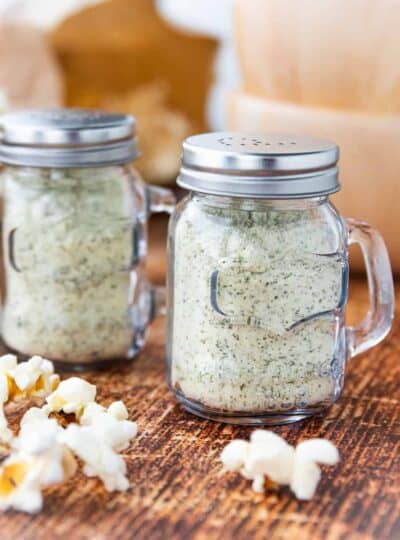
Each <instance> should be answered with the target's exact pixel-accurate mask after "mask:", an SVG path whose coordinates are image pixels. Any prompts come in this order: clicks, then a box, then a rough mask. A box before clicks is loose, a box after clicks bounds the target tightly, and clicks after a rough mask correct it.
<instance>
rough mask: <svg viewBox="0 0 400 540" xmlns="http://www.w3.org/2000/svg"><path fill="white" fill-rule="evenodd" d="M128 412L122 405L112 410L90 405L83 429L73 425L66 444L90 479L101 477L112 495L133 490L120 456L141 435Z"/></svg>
mask: <svg viewBox="0 0 400 540" xmlns="http://www.w3.org/2000/svg"><path fill="white" fill-rule="evenodd" d="M127 418H128V411H127V410H126V407H125V405H124V403H123V402H122V401H116V402H114V403H112V404H111V405H110V406H109V407H108V409H106V408H105V407H102V406H101V405H99V404H98V403H89V404H88V405H86V407H85V409H84V411H83V413H82V415H81V417H80V424H81V425H80V426H78V425H76V424H70V425H69V426H67V428H66V429H65V431H64V432H63V435H62V441H63V442H64V444H65V445H66V446H68V448H70V449H71V450H72V451H73V452H74V453H75V454H76V455H77V456H78V457H79V458H80V459H81V460H82V461H83V462H84V468H83V472H84V473H85V474H86V475H87V476H98V477H99V478H100V479H101V480H102V481H103V483H104V485H105V487H106V489H107V490H108V491H115V490H119V491H125V490H126V489H128V487H129V482H128V479H127V478H126V465H125V461H124V459H123V458H122V456H120V455H119V454H118V452H119V451H121V450H123V449H124V448H126V447H127V446H128V445H129V441H130V440H131V439H132V438H133V437H135V436H136V434H137V424H136V422H132V421H130V420H128V419H127Z"/></svg>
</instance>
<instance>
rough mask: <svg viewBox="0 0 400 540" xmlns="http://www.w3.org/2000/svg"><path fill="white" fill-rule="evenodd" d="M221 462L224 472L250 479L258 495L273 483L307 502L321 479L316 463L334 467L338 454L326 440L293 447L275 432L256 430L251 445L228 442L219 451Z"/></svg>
mask: <svg viewBox="0 0 400 540" xmlns="http://www.w3.org/2000/svg"><path fill="white" fill-rule="evenodd" d="M221 461H222V464H223V466H224V469H225V470H226V471H238V472H240V473H241V474H242V475H243V476H244V477H245V478H247V479H249V480H252V481H253V485H252V487H253V490H254V491H255V492H257V493H263V492H264V490H265V486H266V485H267V484H268V485H270V483H271V482H272V483H273V484H275V485H276V486H277V485H287V486H290V489H291V490H292V491H293V493H294V494H295V495H296V497H297V498H298V499H301V500H309V499H311V498H312V497H313V495H314V493H315V491H316V489H317V486H318V483H319V481H320V478H321V469H320V468H319V466H318V463H320V464H323V465H335V464H336V463H338V461H339V452H338V451H337V449H336V447H335V446H334V445H333V444H332V443H331V442H330V441H327V440H325V439H309V440H307V441H303V442H301V443H299V444H298V445H297V447H296V448H294V447H293V446H291V445H290V444H288V443H287V442H286V441H285V440H284V439H282V437H280V436H279V435H277V434H276V433H273V432H272V431H266V430H262V429H257V430H255V431H253V433H252V434H251V436H250V442H247V441H243V440H240V439H235V440H233V441H231V442H230V443H229V444H228V445H227V446H226V447H225V448H224V449H223V451H222V452H221Z"/></svg>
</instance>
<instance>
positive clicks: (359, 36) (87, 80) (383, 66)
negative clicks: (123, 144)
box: [0, 0, 400, 272]
mask: <svg viewBox="0 0 400 540" xmlns="http://www.w3.org/2000/svg"><path fill="white" fill-rule="evenodd" d="M294 5H295V7H296V9H293V6H294ZM399 23H400V0H379V2H378V1H377V0H324V1H323V2H321V1H320V2H318V1H315V0H296V2H295V3H294V2H293V0H103V1H99V0H57V1H56V0H0V110H1V111H5V110H7V109H8V110H10V109H18V108H27V107H55V106H63V105H67V106H83V107H100V108H103V109H106V110H114V111H121V112H128V113H131V114H133V115H134V116H136V118H137V120H138V124H139V136H140V145H141V148H142V151H143V157H142V158H141V159H140V161H139V163H138V168H139V169H140V171H141V172H142V174H143V176H144V178H145V180H146V181H147V182H150V183H157V184H170V185H173V184H174V182H175V177H176V175H177V172H178V167H179V158H180V147H181V142H182V139H184V138H185V137H186V136H188V135H190V134H192V133H196V132H201V131H205V130H214V129H219V130H221V129H227V130H228V129H229V130H230V129H232V130H241V131H247V132H268V131H275V132H276V131H278V132H304V133H308V134H311V135H316V136H322V137H326V138H330V139H332V140H334V141H335V142H337V143H338V144H339V145H340V147H341V160H340V166H341V183H342V186H343V189H342V191H341V193H340V194H338V195H336V196H335V197H334V202H335V204H336V205H337V206H338V208H339V209H340V211H341V213H342V214H344V215H346V216H353V217H357V218H362V219H365V220H366V221H368V222H370V223H371V224H372V225H373V226H375V227H376V228H378V229H379V230H380V231H381V232H382V233H383V235H384V237H385V240H386V242H387V244H388V246H389V249H390V255H391V259H392V264H393V268H394V270H395V271H396V272H399V271H400V235H399V234H398V232H397V231H398V230H399V229H400V211H399V210H398V206H399V203H398V200H399V196H400V187H399V186H400V184H399V176H400V117H399V114H400V61H399V58H400V32H399V31H398V28H399ZM354 267H355V268H356V269H360V268H361V262H360V260H359V259H358V258H357V255H356V256H355V257H354Z"/></svg>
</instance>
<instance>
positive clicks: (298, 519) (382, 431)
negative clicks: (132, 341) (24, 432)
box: [0, 256, 400, 540]
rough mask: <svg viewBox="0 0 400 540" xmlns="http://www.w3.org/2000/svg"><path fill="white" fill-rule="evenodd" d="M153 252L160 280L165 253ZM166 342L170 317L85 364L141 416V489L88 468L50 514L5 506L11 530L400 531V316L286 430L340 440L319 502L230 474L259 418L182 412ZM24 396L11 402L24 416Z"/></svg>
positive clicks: (94, 537) (118, 538)
mask: <svg viewBox="0 0 400 540" xmlns="http://www.w3.org/2000/svg"><path fill="white" fill-rule="evenodd" d="M151 261H152V265H154V268H153V270H156V272H155V274H156V275H157V277H158V279H160V278H161V277H162V272H160V258H159V257H157V256H154V257H153V258H152V259H151ZM398 288H399V287H398ZM366 308H367V297H366V285H365V283H364V282H362V281H355V282H352V284H351V301H350V306H349V315H350V318H351V319H352V320H355V319H358V318H360V317H361V316H362V315H363V312H364V311H365V310H366ZM164 341H165V340H164V321H163V320H162V319H161V320H159V321H157V322H156V323H155V324H154V325H153V327H152V328H151V331H150V334H149V341H148V345H147V346H146V348H145V349H144V350H143V352H142V353H141V354H140V356H139V357H138V358H137V359H136V360H135V361H134V362H133V363H132V364H130V365H126V366H125V367H122V368H118V369H114V370H112V371H109V372H98V373H92V372H91V373H86V374H84V376H85V378H87V379H88V380H90V381H91V382H93V383H95V384H96V385H97V387H98V397H99V400H100V401H101V402H102V403H104V404H108V403H109V402H111V401H112V400H116V399H121V398H122V399H124V400H125V402H126V403H127V406H128V409H129V411H130V416H131V418H132V419H135V420H137V421H138V424H139V435H138V437H137V438H136V439H135V440H134V441H133V442H132V444H131V446H130V447H129V448H128V449H127V450H126V451H125V458H126V461H127V465H128V471H129V479H130V482H131V488H130V489H129V491H128V492H126V493H114V494H109V493H107V492H106V491H105V490H104V489H103V487H102V486H101V484H100V483H99V482H98V481H97V480H95V479H89V478H85V477H84V476H83V475H81V474H79V475H78V476H77V477H75V478H74V479H72V480H70V481H69V482H68V483H66V484H65V485H63V486H61V487H54V488H51V489H48V490H47V491H46V496H45V507H44V511H43V512H42V513H41V514H39V515H38V516H34V517H32V516H27V515H24V514H17V513H14V512H11V513H7V514H3V515H0V539H1V540H14V539H15V540H16V539H18V540H54V539H61V538H62V539H65V538H71V539H73V540H87V539H90V540H132V539H135V540H142V539H143V540H158V539H160V540H165V539H178V540H187V539H194V540H202V539H207V540H212V539H224V540H229V539H235V540H247V539H268V540H320V539H321V540H322V539H324V540H347V539H351V540H353V539H354V540H367V539H376V540H399V539H400V463H399V440H400V437H399V436H400V391H399V382H400V362H399V360H400V323H399V320H398V318H397V319H396V321H395V323H394V328H393V331H392V333H391V335H390V336H389V338H388V339H387V340H386V341H385V342H384V343H383V344H381V345H380V346H378V347H376V348H375V349H373V350H372V351H370V352H369V353H368V354H365V355H362V356H360V357H359V358H357V359H354V360H353V361H352V362H351V363H350V364H349V366H348V370H347V374H346V375H347V377H346V384H345V390H344V393H343V395H342V397H341V398H340V399H339V400H338V402H337V403H336V404H335V405H333V406H332V407H331V409H330V410H329V411H328V413H327V414H326V416H324V417H322V418H313V419H310V420H307V421H303V422H301V423H298V424H293V425H291V426H285V427H280V428H276V430H275V431H276V432H277V433H279V434H281V435H283V436H284V437H285V438H287V440H288V441H290V442H291V443H297V442H299V441H300V440H302V439H306V438H309V437H326V438H328V439H330V440H332V441H333V442H334V443H335V444H336V445H337V446H338V448H339V450H340V453H341V457H342V460H341V463H340V464H339V465H338V466H336V467H332V468H327V469H325V470H324V473H323V477H322V481H321V483H320V485H319V488H318V491H317V494H316V496H315V498H314V499H313V500H312V501H310V502H300V501H297V500H295V499H294V497H293V496H292V495H291V494H290V493H289V491H288V490H285V489H283V490H282V491H281V492H279V493H278V494H274V493H270V494H267V495H265V496H264V495H260V494H255V493H253V492H252V490H251V486H250V482H249V481H246V480H245V479H243V478H242V477H241V476H239V475H238V474H233V473H232V474H231V473H230V474H222V472H221V466H220V463H219V453H220V451H221V449H222V448H223V446H224V445H225V444H226V443H228V442H229V441H230V440H231V439H232V438H234V437H244V438H247V437H248V436H249V434H250V432H251V428H247V427H233V426H229V425H223V424H218V423H213V422H208V421H206V420H200V419H198V418H196V417H193V416H191V415H189V414H188V413H185V412H184V411H182V409H181V408H180V407H179V405H178V404H177V403H176V402H175V401H174V398H173V397H172V395H171V394H170V393H169V391H168V388H167V386H166V383H165V367H164V358H165V356H164ZM23 407H24V406H23V405H14V404H12V405H11V406H10V407H9V409H8V412H9V416H10V418H11V420H12V422H13V425H14V426H15V421H16V420H17V419H18V418H19V416H20V414H21V412H22V409H23Z"/></svg>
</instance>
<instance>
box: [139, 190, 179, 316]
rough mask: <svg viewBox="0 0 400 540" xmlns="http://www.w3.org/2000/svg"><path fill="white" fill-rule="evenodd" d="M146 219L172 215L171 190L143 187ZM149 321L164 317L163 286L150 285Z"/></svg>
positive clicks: (173, 195) (164, 294)
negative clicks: (154, 216) (159, 316)
mask: <svg viewBox="0 0 400 540" xmlns="http://www.w3.org/2000/svg"><path fill="white" fill-rule="evenodd" d="M145 190H146V191H145V193H146V196H145V198H146V202H147V217H149V216H150V215H151V214H159V213H167V214H172V212H173V211H174V209H175V205H176V197H175V194H174V193H173V191H172V190H170V189H168V188H162V187H159V186H150V185H145ZM149 290H150V302H151V310H150V321H152V320H154V319H155V318H156V317H157V316H158V315H165V312H166V303H167V293H166V288H165V286H159V285H152V284H150V289H149Z"/></svg>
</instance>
